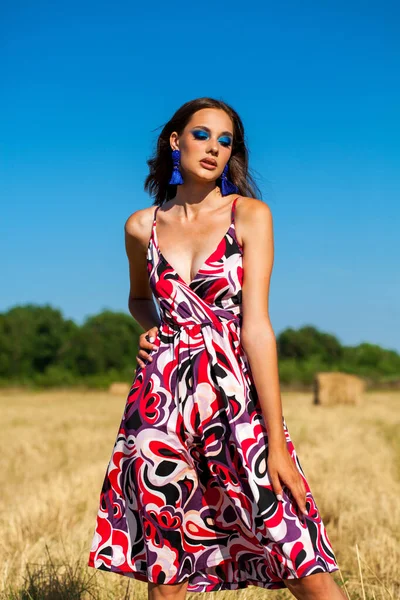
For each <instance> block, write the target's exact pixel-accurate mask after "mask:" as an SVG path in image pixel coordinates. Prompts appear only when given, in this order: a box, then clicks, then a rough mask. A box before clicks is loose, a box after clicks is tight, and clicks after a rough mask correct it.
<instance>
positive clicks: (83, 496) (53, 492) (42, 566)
mask: <svg viewBox="0 0 400 600" xmlns="http://www.w3.org/2000/svg"><path fill="white" fill-rule="evenodd" d="M282 399H283V406H284V415H285V419H286V422H287V425H288V427H289V431H290V434H291V436H292V439H293V442H294V445H295V447H296V450H297V453H298V455H299V458H300V461H301V464H302V467H303V469H304V471H305V474H306V476H307V479H308V481H309V484H310V487H311V490H312V492H313V494H314V496H315V499H316V502H317V505H318V507H319V509H320V511H321V515H322V518H323V520H324V523H325V525H326V527H327V531H328V534H329V537H330V540H331V542H332V545H333V548H334V551H335V554H336V558H337V560H338V563H339V566H340V571H337V572H336V573H335V574H333V576H334V578H335V580H336V581H337V582H338V583H339V584H341V585H343V584H344V589H345V590H346V592H347V595H348V597H349V598H351V599H352V600H358V599H368V600H381V599H382V600H383V599H390V598H391V599H394V598H399V597H400V573H399V565H400V502H399V498H400V409H399V407H400V393H398V392H397V393H395V392H369V393H367V394H366V396H365V401H364V403H363V405H362V406H358V407H356V406H350V405H344V406H340V405H338V406H329V407H327V406H324V407H323V406H313V405H312V402H311V395H309V394H304V393H302V394H300V393H285V394H282ZM124 404H125V398H124V397H122V396H121V397H118V396H113V395H111V394H108V393H106V392H72V391H46V392H40V393H33V392H31V393H28V392H19V393H18V392H15V391H13V392H7V391H2V392H0V411H1V415H2V428H1V452H0V477H1V496H0V503H1V511H0V519H1V522H0V580H1V584H0V597H1V598H4V599H6V598H7V599H8V600H10V599H11V598H14V599H16V598H18V599H21V600H22V599H24V600H25V599H26V600H28V599H29V600H31V599H33V600H36V599H38V598H40V599H41V600H50V598H51V599H52V600H58V599H61V598H65V599H67V598H68V600H72V599H75V598H76V599H77V600H79V599H80V598H86V597H87V598H89V597H92V598H93V597H95V598H97V599H99V600H102V599H105V598H110V599H111V598H113V599H122V598H134V599H135V600H144V599H145V598H147V585H146V584H145V583H142V582H139V581H135V580H131V579H128V578H125V577H121V576H120V575H115V574H111V573H104V572H100V571H97V570H95V569H90V568H89V567H86V562H87V558H88V552H89V546H90V543H91V540H92V536H93V531H94V526H95V517H96V513H97V508H98V500H99V494H100V488H101V484H102V481H103V477H104V474H105V470H106V467H107V464H108V461H109V458H110V455H111V451H112V447H113V445H114V441H115V436H116V434H117V429H118V426H119V422H120V419H121V416H122V412H123V409H124ZM51 565H52V566H51ZM29 573H30V574H31V581H30V590H29V589H28V588H29V585H28V584H29V581H28V574H29ZM63 586H64V587H63ZM68 586H69V587H68ZM80 586H81V587H82V589H80ZM35 587H36V591H35ZM49 587H53V591H52V592H51V593H50V592H49V589H48V588H49ZM24 589H25V592H24V593H23V590H24ZM38 589H39V591H38ZM12 590H14V592H13V591H12ZM18 590H19V591H18ZM83 590H86V592H85V591H83ZM28 592H29V593H28ZM188 597H189V598H191V599H193V598H195V597H196V598H198V599H199V600H207V599H211V598H216V597H218V598H220V599H221V600H225V599H226V600H227V599H230V600H231V599H233V598H237V599H238V600H243V599H246V600H255V599H256V598H271V600H273V599H275V600H276V599H279V600H283V599H289V598H292V597H293V596H291V595H290V594H289V592H288V591H287V590H279V591H272V590H263V589H262V588H257V587H255V586H250V587H248V588H247V589H245V590H241V591H238V592H218V593H213V594H211V593H202V594H189V595H188Z"/></svg>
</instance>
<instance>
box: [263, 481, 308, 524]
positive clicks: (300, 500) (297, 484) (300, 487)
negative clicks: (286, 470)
mask: <svg viewBox="0 0 400 600" xmlns="http://www.w3.org/2000/svg"><path fill="white" fill-rule="evenodd" d="M269 478H270V481H271V485H272V489H273V490H274V493H275V495H276V497H277V499H278V500H279V502H283V487H282V484H281V481H280V479H279V476H278V473H277V472H272V473H271V472H269ZM285 487H286V488H289V490H290V492H291V493H292V495H293V497H294V499H295V501H296V504H297V506H298V507H299V509H300V510H301V512H302V513H303V514H305V515H308V511H307V506H306V499H307V495H306V494H307V490H306V487H305V485H304V481H303V479H302V477H301V475H300V473H299V474H298V475H295V476H294V477H292V478H291V479H290V480H288V481H285Z"/></svg>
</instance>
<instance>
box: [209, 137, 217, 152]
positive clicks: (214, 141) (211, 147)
mask: <svg viewBox="0 0 400 600" xmlns="http://www.w3.org/2000/svg"><path fill="white" fill-rule="evenodd" d="M208 151H209V152H211V153H212V154H215V155H217V156H218V152H219V148H218V142H217V139H216V138H214V137H210V140H209V144H208Z"/></svg>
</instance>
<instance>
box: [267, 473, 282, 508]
mask: <svg viewBox="0 0 400 600" xmlns="http://www.w3.org/2000/svg"><path fill="white" fill-rule="evenodd" d="M269 478H270V481H271V484H272V489H273V490H274V492H275V495H276V497H277V499H278V500H279V502H283V497H282V494H283V489H282V485H281V482H280V479H279V477H278V473H269Z"/></svg>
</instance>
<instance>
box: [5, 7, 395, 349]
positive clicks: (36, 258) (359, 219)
mask: <svg viewBox="0 0 400 600" xmlns="http://www.w3.org/2000/svg"><path fill="white" fill-rule="evenodd" d="M141 4H143V3H141ZM277 4H278V3H275V2H274V3H272V2H253V3H251V4H249V3H239V2H229V3H226V4H221V3H214V4H209V3H201V4H194V3H188V2H180V1H178V2H174V3H164V2H157V1H155V2H153V3H144V4H143V5H141V6H136V3H133V2H116V3H113V4H111V3H104V2H101V1H98V2H86V3H85V2H80V3H76V2H74V1H71V2H68V3H64V4H60V3H54V2H40V1H39V2H37V3H32V2H21V1H20V2H18V1H15V2H12V3H8V6H4V5H3V6H2V9H1V10H2V15H1V25H0V28H1V30H0V44H1V46H0V47H1V54H2V56H3V61H2V66H1V83H0V86H1V90H0V91H1V93H0V130H1V134H0V152H1V161H0V195H1V199H2V202H1V205H2V219H1V236H0V252H1V255H2V257H3V260H2V261H1V282H2V286H1V287H2V291H1V295H0V311H5V310H7V309H8V308H10V307H12V306H14V305H16V304H24V303H28V302H33V303H39V304H45V303H50V304H51V305H52V306H54V307H56V308H59V309H61V310H62V312H63V314H64V316H65V317H68V318H73V319H74V320H75V321H76V322H78V323H82V322H83V320H84V318H85V317H87V316H88V315H91V314H95V313H98V312H99V311H101V310H103V309H106V308H109V309H112V310H122V311H127V300H128V291H129V281H128V263H127V258H126V255H125V249H124V232H123V228H124V223H125V220H126V219H127V217H128V216H129V215H130V214H131V213H132V212H133V211H135V210H137V209H138V208H141V207H144V206H148V205H150V204H151V203H152V200H151V198H150V197H149V196H148V195H147V194H146V193H145V192H144V191H143V182H144V179H145V177H146V174H147V165H146V159H147V158H148V157H149V156H150V154H151V153H152V150H153V147H154V144H155V141H156V138H157V135H158V133H159V131H160V129H158V128H159V127H160V126H161V125H163V124H164V123H165V122H166V121H167V120H168V119H169V118H170V117H171V116H172V114H173V112H174V111H175V110H176V109H177V108H178V107H179V106H180V105H181V104H183V103H184V102H186V101H188V100H190V99H193V98H196V97H199V96H212V97H216V98H219V99H222V100H225V101H226V102H228V103H229V104H231V105H232V106H233V107H234V108H235V109H236V110H237V111H238V112H239V114H240V115H241V117H242V119H243V121H244V125H245V128H246V136H247V141H248V144H249V148H250V165H251V167H252V169H253V171H254V173H255V175H256V177H257V181H258V184H259V186H260V188H261V191H262V199H263V200H264V201H265V202H266V203H267V204H269V206H270V207H271V210H272V214H273V219H274V236H275V264H274V270H273V275H272V281H271V293H270V309H271V310H270V314H271V319H272V324H273V327H274V330H275V333H276V334H279V332H280V331H281V330H282V329H284V328H286V327H289V326H291V327H294V328H298V327H300V326H302V325H304V324H312V325H315V326H316V327H318V328H320V329H321V330H323V331H326V332H329V333H332V334H334V335H336V336H337V337H338V338H339V340H340V341H341V342H342V343H343V344H352V345H353V344H358V343H361V342H365V341H366V342H371V343H377V344H380V345H382V346H383V347H386V348H392V349H395V350H398V351H400V310H399V306H400V278H399V258H400V249H399V242H398V238H399V234H398V231H399V217H400V209H399V200H400V193H399V192H400V169H399V166H400V165H399V163H400V160H399V159H400V131H399V129H400V121H399V112H398V108H399V106H400V84H399V77H398V72H399V58H400V56H399V55H400V43H399V39H400V36H399V28H400V27H399V24H400V19H399V16H400V14H399V13H400V9H399V5H398V3H396V2H385V1H383V2H369V3H365V2H361V1H360V2H351V1H350V2H346V3H345V2H341V1H335V2H324V3H320V2H302V3H298V2H284V3H280V4H279V6H277ZM4 58H5V60H4Z"/></svg>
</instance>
